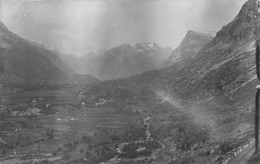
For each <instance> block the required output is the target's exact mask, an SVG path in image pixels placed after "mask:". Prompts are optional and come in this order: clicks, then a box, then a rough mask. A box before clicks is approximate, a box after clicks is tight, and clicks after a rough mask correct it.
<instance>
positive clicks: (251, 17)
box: [211, 0, 259, 45]
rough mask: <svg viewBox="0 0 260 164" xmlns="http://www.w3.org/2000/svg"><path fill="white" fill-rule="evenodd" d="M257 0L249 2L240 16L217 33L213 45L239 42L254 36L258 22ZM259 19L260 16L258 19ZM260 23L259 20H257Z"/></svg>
mask: <svg viewBox="0 0 260 164" xmlns="http://www.w3.org/2000/svg"><path fill="white" fill-rule="evenodd" d="M256 2H257V1H256V0H248V1H247V2H246V3H245V4H244V5H243V6H242V8H241V10H240V11H239V13H238V15H237V16H236V17H235V18H234V20H233V21H232V22H230V23H229V24H227V25H225V26H223V27H222V29H221V30H220V31H218V32H217V34H216V37H215V38H214V40H213V42H212V43H211V44H212V45H215V44H216V43H217V42H218V41H221V42H228V41H231V40H233V41H238V40H241V39H246V38H249V37H252V36H254V32H255V31H254V29H255V21H256V9H257V8H256V7H257V6H256ZM257 18H259V16H258V17H257ZM257 21H258V23H259V19H257Z"/></svg>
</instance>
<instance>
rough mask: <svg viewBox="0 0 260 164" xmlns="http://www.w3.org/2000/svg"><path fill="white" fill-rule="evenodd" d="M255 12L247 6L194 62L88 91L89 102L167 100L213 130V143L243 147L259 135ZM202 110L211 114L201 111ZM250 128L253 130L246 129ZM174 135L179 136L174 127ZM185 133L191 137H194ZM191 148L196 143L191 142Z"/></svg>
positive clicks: (251, 3) (157, 131) (251, 5)
mask: <svg viewBox="0 0 260 164" xmlns="http://www.w3.org/2000/svg"><path fill="white" fill-rule="evenodd" d="M254 9H255V0H249V1H247V2H246V3H245V4H244V5H243V7H242V9H241V11H240V12H239V14H238V15H237V16H236V18H235V19H234V20H233V21H232V22H230V23H229V24H227V25H225V26H224V27H223V28H222V29H221V30H220V31H218V32H217V34H216V36H215V37H214V39H213V40H212V41H210V42H209V43H208V44H207V45H206V46H204V48H202V50H201V51H200V52H199V53H198V54H197V55H195V56H194V57H192V58H188V59H187V60H182V61H180V62H178V63H175V64H174V65H173V66H170V67H167V68H164V69H159V70H153V71H149V72H145V73H143V74H141V75H137V76H133V77H131V78H127V79H118V80H111V81H106V82H103V83H100V84H98V85H96V86H93V87H86V88H85V89H84V91H83V92H82V94H83V95H84V96H85V98H84V101H90V103H92V102H94V103H96V104H100V103H101V102H102V103H103V104H104V103H106V102H107V103H108V102H109V103H111V102H113V103H118V102H120V104H127V103H128V102H132V103H133V102H134V104H138V103H139V102H147V101H151V100H152V101H153V102H155V101H156V100H162V102H169V103H170V104H171V105H172V108H173V109H175V108H177V109H178V111H179V112H182V113H185V114H186V115H189V116H191V118H194V119H195V121H194V122H193V123H194V125H198V126H199V127H201V126H203V125H206V126H210V128H209V129H211V132H210V141H209V142H211V141H214V142H221V143H222V142H223V141H228V140H231V141H230V144H231V145H232V144H234V143H235V142H237V141H239V139H238V138H239V136H240V135H242V134H243V135H244V137H245V136H247V137H248V134H245V133H248V132H253V131H251V130H252V129H253V127H254V122H253V119H252V118H253V112H252V111H253V110H254V97H255V85H256V83H257V81H256V72H255V40H256V35H255V33H254V31H255V26H254V22H255V17H254V14H255V12H254ZM258 18H260V17H258ZM257 23H258V24H259V19H257ZM258 27H260V26H258ZM258 30H260V29H258ZM258 37H259V35H258ZM111 94H112V95H113V96H111ZM187 104H190V105H191V106H194V105H195V104H196V106H197V104H208V105H213V106H214V108H209V107H203V106H202V105H198V107H196V108H195V107H189V108H188V107H184V106H185V105H187ZM202 109H205V110H204V111H200V110H202ZM212 109H214V110H212ZM188 113H190V114H188ZM175 121H176V120H175ZM166 122H167V121H166ZM184 124H185V122H182V123H181V125H184ZM245 124H246V125H247V128H244V129H243V128H242V129H241V128H240V127H244V125H245ZM185 125H186V124H185ZM155 126H159V124H158V125H155ZM166 126H167V124H163V125H162V127H161V128H158V129H156V128H155V129H154V133H155V134H161V133H162V129H164V128H165V127H166ZM169 128H170V127H169ZM185 128H186V127H185ZM160 129H161V130H160ZM170 130H174V128H173V126H171V129H170ZM170 130H168V131H170ZM175 130H176V129H175ZM184 132H187V134H189V131H186V130H184ZM174 134H175V132H174ZM251 134H253V133H251ZM180 135H182V134H180ZM190 135H191V134H190ZM161 137H162V136H161ZM164 137H169V136H167V135H165V136H164ZM242 138H243V137H242ZM161 139H165V138H163V137H162V138H161ZM173 140H174V139H173ZM187 140H189V139H187ZM194 142H195V141H194ZM196 142H197V141H196ZM169 144H170V143H169ZM189 144H191V145H193V144H195V143H193V141H191V143H189ZM197 144H201V143H197ZM229 146H230V145H229ZM230 147H231V149H230V150H232V146H230ZM208 148H209V147H205V149H208Z"/></svg>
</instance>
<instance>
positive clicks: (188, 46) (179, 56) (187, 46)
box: [161, 31, 213, 68]
mask: <svg viewBox="0 0 260 164" xmlns="http://www.w3.org/2000/svg"><path fill="white" fill-rule="evenodd" d="M212 39H213V34H211V33H199V32H195V31H188V32H187V34H186V36H185V37H184V39H183V40H182V42H181V44H180V45H179V46H178V47H177V48H176V49H174V50H173V52H172V54H171V56H170V57H169V58H168V59H167V60H166V61H165V62H164V63H163V64H162V65H161V68H164V67H168V66H171V65H173V64H174V63H177V62H179V61H181V60H184V59H187V58H189V57H192V56H194V55H196V54H197V53H198V52H199V51H200V50H201V49H202V48H203V47H204V46H205V45H206V44H207V43H209V42H210V41H211V40H212Z"/></svg>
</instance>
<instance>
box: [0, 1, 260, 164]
mask: <svg viewBox="0 0 260 164" xmlns="http://www.w3.org/2000/svg"><path fill="white" fill-rule="evenodd" d="M255 2H256V1H255V0H248V1H247V2H246V3H245V4H244V5H243V6H242V8H241V10H240V11H239V13H238V14H237V16H236V17H235V19H233V20H232V21H231V22H230V23H228V24H227V25H225V26H223V27H222V28H221V29H220V30H219V31H218V32H217V33H216V35H215V36H213V35H211V34H208V33H201V32H195V31H192V30H188V31H187V33H186V35H185V37H184V39H183V40H182V42H181V43H180V45H179V46H177V48H176V49H174V50H173V51H172V49H171V48H170V47H168V46H161V45H160V44H157V43H152V42H151V43H135V44H128V43H126V44H121V45H119V46H116V47H114V48H111V49H109V50H106V51H104V52H96V53H95V52H89V53H88V54H89V56H88V55H87V56H85V57H82V58H78V59H77V58H76V57H75V56H74V57H71V56H70V57H69V56H66V55H64V54H62V53H60V52H59V51H58V50H57V49H51V48H47V47H45V46H44V44H40V43H36V42H31V41H29V40H26V39H23V38H21V37H19V36H18V35H16V34H14V33H13V32H11V31H9V30H8V28H7V27H5V25H4V24H3V23H1V22H0V164H14V163H15V164H32V163H36V164H86V163H87V164H132V163H136V164H148V163H149V164H158V163H162V164H194V163H197V164H204V163H205V164H213V163H214V164H215V163H216V164H227V163H236V162H237V163H238V162H241V163H242V162H247V161H249V162H254V160H257V158H258V156H257V155H256V156H252V153H253V145H254V124H255V122H254V114H255V106H254V104H255V93H256V89H255V86H256V85H257V83H258V81H257V78H256V77H257V76H256V70H255V53H256V51H255V42H256V40H258V39H259V37H260V35H259V34H255V31H257V30H258V29H255V28H258V26H255V24H256V25H258V24H260V21H259V19H255V18H257V16H259V13H256V12H255ZM111 3H112V2H111ZM255 14H257V15H255ZM113 27H119V25H117V23H115V22H114V23H113ZM70 37H72V36H70ZM110 37H111V36H110ZM110 37H109V38H110ZM68 38H69V37H68ZM111 38H112V37H111ZM57 42H58V41H57ZM59 42H60V43H62V45H63V46H66V45H67V44H66V41H65V40H62V39H61V40H60V41H59ZM85 44H86V43H85ZM85 44H84V45H85ZM106 44H107V43H106ZM69 45H70V44H69ZM84 45H81V46H82V47H84ZM67 46H68V45H67ZM68 47H69V46H68ZM68 47H67V48H68ZM70 48H71V47H70ZM70 67H74V69H75V70H73V69H72V68H70ZM85 73H88V74H85ZM93 75H95V77H94V76H93Z"/></svg>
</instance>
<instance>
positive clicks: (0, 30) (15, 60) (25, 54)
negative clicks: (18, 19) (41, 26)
mask: <svg viewBox="0 0 260 164" xmlns="http://www.w3.org/2000/svg"><path fill="white" fill-rule="evenodd" d="M0 66H1V74H0V79H1V83H16V82H21V83H25V82H26V83H35V82H49V83H64V82H65V81H66V80H67V79H68V78H69V76H71V75H73V74H74V73H75V72H74V71H73V70H72V69H71V68H70V67H69V66H68V65H67V64H65V63H64V62H63V61H62V60H61V59H60V58H59V57H58V56H57V55H55V54H54V53H53V52H51V51H49V50H47V49H45V48H43V47H41V46H36V45H35V44H34V43H32V42H30V41H28V40H25V39H22V38H21V37H19V36H17V35H16V34H14V33H12V32H11V31H9V30H8V29H7V27H6V26H5V25H4V24H3V23H2V22H0Z"/></svg>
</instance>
